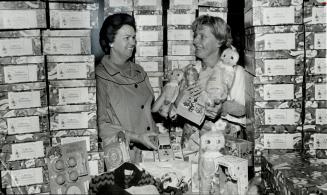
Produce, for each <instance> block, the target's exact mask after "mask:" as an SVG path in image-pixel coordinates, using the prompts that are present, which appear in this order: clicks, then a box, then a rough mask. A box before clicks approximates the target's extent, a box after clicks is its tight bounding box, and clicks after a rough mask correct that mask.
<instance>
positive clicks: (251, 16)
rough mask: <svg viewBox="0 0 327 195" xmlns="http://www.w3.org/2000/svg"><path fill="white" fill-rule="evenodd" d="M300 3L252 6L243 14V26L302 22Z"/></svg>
mask: <svg viewBox="0 0 327 195" xmlns="http://www.w3.org/2000/svg"><path fill="white" fill-rule="evenodd" d="M302 14H303V10H302V5H298V6H287V7H253V8H251V9H250V10H249V11H247V12H246V13H245V14H244V26H245V28H247V27H252V26H265V25H285V24H303V16H302Z"/></svg>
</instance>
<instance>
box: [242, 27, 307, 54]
mask: <svg viewBox="0 0 327 195" xmlns="http://www.w3.org/2000/svg"><path fill="white" fill-rule="evenodd" d="M245 47H246V49H247V50H251V51H275V50H303V49H304V31H303V25H290V26H259V27H251V28H248V29H246V37H245Z"/></svg>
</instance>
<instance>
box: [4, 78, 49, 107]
mask: <svg viewBox="0 0 327 195" xmlns="http://www.w3.org/2000/svg"><path fill="white" fill-rule="evenodd" d="M45 87H46V84H45V82H37V83H24V84H8V85H0V91H1V92H0V97H1V99H0V101H1V102H2V103H1V107H0V110H15V109H22V108H40V107H45V106H47V93H46V88H45Z"/></svg>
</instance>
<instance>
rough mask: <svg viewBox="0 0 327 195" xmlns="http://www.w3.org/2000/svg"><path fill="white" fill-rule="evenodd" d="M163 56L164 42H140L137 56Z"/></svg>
mask: <svg viewBox="0 0 327 195" xmlns="http://www.w3.org/2000/svg"><path fill="white" fill-rule="evenodd" d="M147 56H149V57H156V56H163V42H162V41H157V42H138V43H137V45H136V53H135V57H147Z"/></svg>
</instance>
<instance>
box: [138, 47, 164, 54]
mask: <svg viewBox="0 0 327 195" xmlns="http://www.w3.org/2000/svg"><path fill="white" fill-rule="evenodd" d="M138 50H139V56H159V53H160V52H159V50H160V47H158V46H145V47H142V46H139V48H138Z"/></svg>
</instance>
